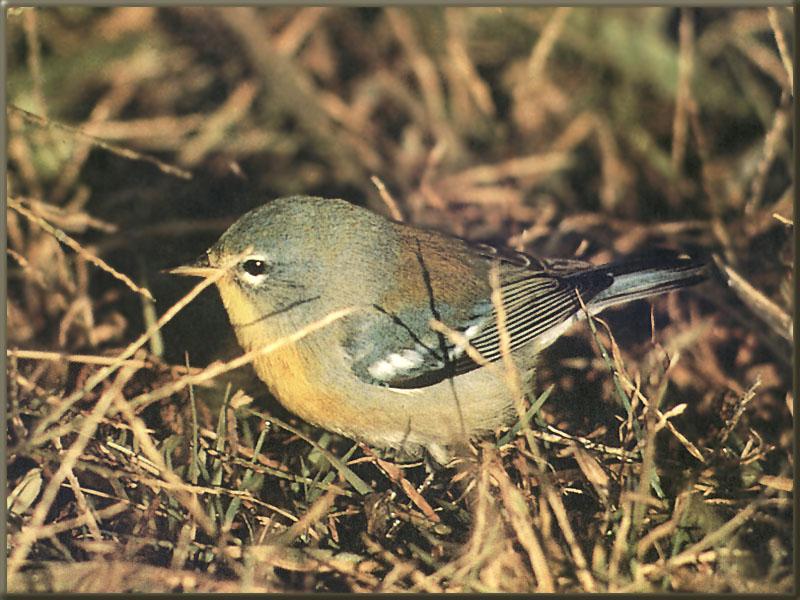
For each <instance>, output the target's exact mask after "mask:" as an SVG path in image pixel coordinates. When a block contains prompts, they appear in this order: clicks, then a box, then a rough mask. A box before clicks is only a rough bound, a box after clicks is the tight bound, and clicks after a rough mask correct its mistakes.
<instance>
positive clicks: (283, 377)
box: [171, 196, 706, 462]
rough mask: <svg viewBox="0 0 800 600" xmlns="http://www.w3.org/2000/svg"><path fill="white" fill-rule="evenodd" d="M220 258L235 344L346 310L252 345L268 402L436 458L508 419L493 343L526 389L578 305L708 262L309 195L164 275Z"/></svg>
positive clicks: (501, 367)
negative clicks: (594, 253)
mask: <svg viewBox="0 0 800 600" xmlns="http://www.w3.org/2000/svg"><path fill="white" fill-rule="evenodd" d="M493 269H494V270H495V271H494V273H495V276H496V279H495V281H499V285H496V286H495V287H496V288H497V289H499V293H500V298H501V299H502V301H501V303H498V302H497V300H496V299H497V295H495V301H493V296H492V292H493V286H492V278H491V276H492V272H493ZM219 270H225V273H224V275H221V276H220V278H219V279H218V281H217V284H216V285H217V287H218V289H219V293H220V296H221V297H222V301H223V304H224V305H225V308H226V310H227V313H228V316H229V319H230V322H231V325H232V326H233V328H234V330H235V332H236V336H237V339H238V341H239V343H240V345H241V346H242V347H243V348H244V349H245V350H255V349H258V348H263V347H265V346H267V345H268V344H270V343H271V342H274V341H276V340H279V339H282V338H285V337H286V336H290V335H291V334H293V333H295V332H297V331H298V330H300V329H302V328H303V327H305V326H308V325H310V324H312V323H314V322H315V321H318V320H320V319H323V318H324V317H326V316H327V315H330V314H331V313H332V312H334V311H337V310H341V309H354V310H353V311H352V312H349V313H348V314H347V315H346V316H345V317H343V318H341V319H339V320H336V321H333V322H331V323H330V324H329V325H327V326H326V327H323V328H320V329H317V330H315V331H314V332H313V333H310V334H309V335H307V336H305V337H302V338H301V339H299V340H297V341H295V342H293V343H290V344H286V345H283V346H281V347H279V348H278V349H277V350H275V351H273V352H269V353H261V354H259V355H258V356H257V357H256V358H255V360H254V363H253V365H254V368H255V371H256V373H257V375H258V376H259V377H260V379H262V380H263V381H264V382H265V383H266V385H267V386H268V388H269V390H270V391H271V393H272V394H273V395H274V396H275V397H276V398H277V399H278V401H279V402H281V403H282V404H283V405H284V406H285V407H286V408H287V409H289V410H290V411H291V412H293V413H295V414H297V415H298V416H300V417H301V418H303V419H305V420H306V421H308V422H310V423H312V424H314V425H317V426H319V427H322V428H324V429H327V430H330V431H333V432H336V433H339V434H342V435H344V436H347V437H349V438H352V439H355V440H358V441H362V442H366V443H367V444H370V445H372V446H374V447H379V448H395V449H398V450H400V451H402V452H403V453H405V454H406V455H410V456H414V455H419V454H420V453H421V452H422V451H423V450H427V452H428V453H429V454H430V456H431V457H433V458H434V460H436V461H438V462H446V461H447V459H448V458H449V457H450V456H452V454H453V452H454V449H457V448H459V447H461V446H462V445H463V444H464V443H465V442H466V441H468V440H469V439H471V438H475V437H478V436H482V435H485V434H488V433H489V432H492V431H493V430H496V429H497V428H499V427H501V426H503V425H508V424H509V423H510V422H512V421H514V420H515V419H517V418H518V415H517V411H516V409H515V396H514V392H513V390H512V389H511V386H510V385H509V377H508V371H507V369H506V368H505V365H506V364H507V361H503V360H502V359H503V354H504V352H506V353H507V354H510V356H511V359H512V361H513V365H514V366H515V368H516V369H517V372H518V373H519V378H520V380H521V381H522V386H523V389H524V390H525V391H530V389H529V387H530V385H531V380H532V374H533V370H534V366H535V362H536V356H537V354H539V353H540V352H541V351H542V349H544V348H546V347H547V346H548V345H550V344H552V343H553V341H555V340H556V339H557V338H558V337H559V336H560V335H562V334H563V333H564V332H565V331H567V330H568V329H569V328H570V327H571V326H572V325H573V324H574V323H575V322H576V321H578V320H580V319H582V318H585V317H586V314H587V313H588V314H592V315H593V314H597V313H598V312H600V311H601V310H603V309H605V308H607V307H609V306H613V305H615V304H619V303H621V302H627V301H630V300H635V299H640V298H646V297H648V296H652V295H655V294H660V293H662V292H667V291H669V290H675V289H678V288H682V287H685V286H689V285H692V284H695V283H698V282H700V281H702V280H703V279H704V278H705V277H706V263H705V262H704V261H702V260H699V259H695V258H691V257H689V256H686V255H683V254H680V253H678V252H673V251H661V252H657V253H655V254H653V255H652V256H650V257H633V258H630V259H626V260H620V261H617V262H612V263H609V264H605V265H602V266H596V265H592V264H590V263H588V262H584V261H580V260H572V259H557V258H556V259H541V258H536V257H534V256H532V255H529V254H525V253H522V252H516V251H513V250H510V249H506V248H496V247H493V246H489V245H486V244H476V243H471V242H468V241H465V240H463V239H460V238H456V237H451V236H448V235H445V234H443V233H439V232H436V231H432V230H426V229H420V228H417V227H413V226H411V225H407V224H403V223H398V222H394V221H390V220H388V219H386V218H384V217H382V216H380V215H378V214H375V213H373V212H371V211H369V210H367V209H364V208H361V207H357V206H355V205H353V204H350V203H348V202H346V201H344V200H339V199H326V198H318V197H309V196H291V197H284V198H279V199H277V200H273V201H272V202H269V203H267V204H265V205H263V206H261V207H259V208H256V209H253V210H251V211H250V212H248V213H246V214H245V215H244V216H242V217H241V218H240V219H239V220H238V221H236V222H235V223H234V224H233V225H232V226H231V227H230V228H229V229H228V230H227V231H225V233H224V234H223V235H222V236H221V237H220V239H219V240H218V241H217V242H216V243H215V244H214V245H213V246H212V247H211V248H210V249H209V250H208V251H207V252H206V253H205V254H204V255H203V256H201V257H200V258H199V259H198V260H197V261H195V262H194V263H192V264H189V265H185V266H182V267H178V268H176V269H173V270H172V271H171V272H172V273H175V274H179V275H192V276H201V277H205V276H210V275H213V274H214V273H217V272H218V271H219ZM498 313H500V316H501V318H500V319H498ZM502 317H504V318H502ZM437 323H438V324H440V325H439V326H438V327H437ZM499 323H500V324H499ZM442 326H443V327H442ZM434 327H436V328H434ZM506 334H507V335H506ZM503 340H508V343H506V342H505V341H503ZM469 347H471V348H469ZM504 348H508V350H504ZM509 350H510V352H509Z"/></svg>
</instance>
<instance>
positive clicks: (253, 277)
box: [239, 254, 269, 285]
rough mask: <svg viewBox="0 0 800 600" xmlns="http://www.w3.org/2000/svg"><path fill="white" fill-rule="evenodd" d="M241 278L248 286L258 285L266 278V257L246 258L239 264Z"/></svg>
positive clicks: (254, 256)
mask: <svg viewBox="0 0 800 600" xmlns="http://www.w3.org/2000/svg"><path fill="white" fill-rule="evenodd" d="M239 266H240V268H241V278H242V279H243V280H244V281H245V282H247V283H249V284H250V285H258V284H260V283H261V282H263V281H264V280H265V279H266V278H267V271H268V270H269V265H268V263H267V258H266V256H263V255H260V254H257V255H253V256H248V257H247V258H245V259H244V260H243V261H242V262H241V263H239Z"/></svg>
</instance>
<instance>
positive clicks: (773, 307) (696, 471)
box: [5, 7, 794, 593]
mask: <svg viewBox="0 0 800 600" xmlns="http://www.w3.org/2000/svg"><path fill="white" fill-rule="evenodd" d="M791 22H792V14H791V12H790V10H789V9H786V8H770V9H735V10H733V9H731V10H720V9H713V10H712V9H708V10H699V11H698V10H693V9H667V8H642V9H624V10H622V9H586V8H572V9H552V8H541V9H539V8H537V9H532V8H530V9H529V8H514V9H502V8H470V9H464V8H446V9H441V8H418V9H408V10H404V9H395V8H392V9H365V10H359V9H352V8H333V7H329V8H300V9H294V8H270V9H256V8H236V9H233V8H224V9H212V8H125V7H119V8H112V9H96V8H68V9H61V8H36V9H31V8H25V9H23V8H15V9H10V10H9V11H8V16H7V24H6V36H5V39H6V44H7V49H8V53H9V60H8V88H7V94H8V99H9V102H10V106H9V108H8V112H7V121H8V132H9V143H8V157H9V161H8V171H7V177H8V186H7V195H8V199H9V202H8V208H9V210H7V213H6V215H7V216H6V218H7V233H8V250H7V253H8V299H7V347H8V350H7V353H6V365H7V368H6V372H7V387H6V390H7V405H6V410H7V432H6V445H7V461H8V462H7V472H6V475H7V478H8V489H9V496H8V500H7V520H6V527H7V529H8V533H9V538H8V540H9V544H8V548H9V565H8V566H9V577H10V580H9V589H10V590H12V591H49V592H56V591H58V592H77V591H86V592H89V591H95V592H106V593H108V592H112V591H113V592H129V591H147V592H155V591H222V592H235V591H251V592H275V591H298V590H301V591H365V592H367V591H370V592H374V591H388V592H392V591H426V592H439V591H463V592H484V591H486V592H488V591H508V592H531V591H557V592H577V591H599V592H603V591H627V592H647V591H654V592H657V591H684V592H697V591H702V592H710V591H727V592H766V591H770V592H790V591H792V589H793V581H794V573H793V549H794V548H793V538H792V505H793V480H794V470H793V466H794V465H793V454H792V440H793V435H794V431H793V403H794V397H793V395H792V389H791V381H792V377H791V366H792V360H791V358H790V357H791V349H792V343H793V308H792V300H793V294H792V290H793V284H792V265H793V261H794V255H793V244H792V238H793V233H794V226H793V217H794V215H793V205H792V199H793V197H794V187H793V180H792V178H791V174H792V172H793V169H792V163H791V157H792V143H791V131H792V125H793V123H792V110H791V101H792V97H791V90H792V57H791V48H792V45H793V43H794V40H793V39H792V34H793V30H792V27H791ZM288 193H309V194H317V195H325V196H340V197H346V198H348V199H350V200H351V201H353V202H356V203H359V204H364V205H367V206H369V207H370V208H372V209H373V210H376V211H378V212H382V213H384V214H387V215H391V216H392V217H393V218H396V219H403V220H405V221H407V222H410V223H414V224H418V225H424V226H434V227H437V228H439V229H442V230H446V231H450V232H452V233H455V234H458V235H463V236H466V237H469V238H471V239H481V240H489V241H494V242H505V243H507V244H509V245H511V246H514V247H518V248H525V249H527V250H529V251H531V252H534V253H538V254H542V255H553V256H570V255H581V256H585V257H590V258H591V260H593V261H597V262H600V261H603V260H608V259H611V258H613V257H614V256H617V255H620V254H625V253H628V252H633V251H636V250H639V249H644V248H647V247H648V246H652V245H658V244H669V245H673V246H677V247H683V248H686V249H695V250H701V251H703V252H706V253H708V254H709V255H711V254H713V255H714V257H715V264H717V265H718V272H719V275H720V276H719V277H718V278H717V280H715V281H712V282H709V283H707V284H704V285H703V286H701V287H698V288H696V289H694V290H691V291H688V292H686V293H681V294H672V295H669V296H666V297H662V298H658V299H656V300H654V301H653V302H652V304H651V306H650V308H649V313H648V305H647V304H646V303H642V302H639V303H636V304H634V305H631V306H628V307H626V308H625V309H623V310H620V311H613V312H609V313H607V314H604V315H603V320H600V319H594V320H592V321H590V322H589V324H588V326H587V325H584V326H580V327H576V328H575V329H574V330H573V331H572V332H570V333H569V335H568V336H566V337H565V338H564V339H562V340H561V341H559V342H558V343H556V344H555V345H554V346H553V347H552V348H551V349H550V350H549V351H548V352H547V353H546V355H545V356H544V357H543V358H542V361H541V365H540V367H539V369H538V371H537V374H536V385H537V390H536V391H535V394H534V395H533V397H532V398H523V397H522V396H521V394H519V393H517V394H516V396H517V398H518V400H519V402H518V405H519V406H518V410H519V414H520V420H519V423H517V425H516V426H515V427H514V428H513V429H512V430H511V431H505V432H498V436H497V439H496V440H493V439H490V440H483V441H480V442H477V443H476V444H475V446H474V447H473V448H472V449H471V452H470V454H469V455H468V456H465V457H463V458H461V459H460V460H459V461H457V462H456V463H455V464H453V465H451V466H450V468H448V469H445V470H442V471H439V472H436V473H434V474H433V475H430V474H429V473H428V472H427V471H426V469H425V468H424V467H423V465H422V464H416V465H413V464H412V465H400V464H395V463H393V462H391V461H389V460H387V459H386V458H385V457H380V456H377V455H376V454H375V453H374V452H373V450H372V449H370V448H367V447H363V446H359V445H358V444H354V443H353V442H352V441H350V440H346V439H342V438H339V437H336V436H333V435H331V434H328V433H326V432H324V431H321V430H317V429H314V428H312V427H310V426H308V425H307V424H305V423H303V422H301V421H299V420H298V419H296V418H295V417H293V416H292V415H289V414H286V413H285V412H284V411H283V410H282V409H281V408H280V407H279V406H278V405H277V404H276V403H275V402H274V400H272V399H271V398H269V397H267V396H266V394H265V391H264V388H263V386H262V385H261V384H259V383H258V382H257V381H254V380H253V375H252V372H251V371H250V370H249V366H248V363H249V361H250V360H252V358H253V355H252V353H251V354H249V355H241V351H239V350H238V349H237V348H236V346H235V344H234V342H233V338H232V335H231V332H230V328H229V326H228V324H227V322H226V319H225V316H224V313H223V312H222V309H221V306H220V303H219V302H218V299H217V298H216V296H215V295H214V294H211V293H208V292H206V293H205V294H201V292H202V291H203V289H205V287H207V286H208V285H210V284H211V283H213V282H211V281H205V282H202V283H201V284H199V285H198V286H196V287H195V288H194V289H192V290H191V291H190V292H189V294H185V289H183V288H182V287H181V285H182V282H175V281H173V280H171V279H170V278H168V277H165V276H162V275H161V274H160V273H159V272H160V270H161V269H163V268H165V267H170V266H174V265H177V264H180V263H182V262H184V261H185V260H187V259H189V258H191V257H192V256H193V255H197V254H198V253H199V252H201V251H202V250H204V249H205V248H206V247H207V246H208V245H209V244H210V243H211V242H212V241H213V240H214V239H215V237H216V236H217V235H218V234H219V233H220V232H221V231H222V230H223V229H224V227H225V225H226V224H227V223H230V222H231V221H232V220H233V219H235V218H236V217H237V216H238V215H239V214H241V213H242V212H244V211H245V210H246V209H248V208H250V207H253V206H256V205H259V204H262V203H263V202H264V201H265V200H267V199H268V198H272V197H277V196H280V195H285V194H288ZM153 298H155V303H154V301H153ZM501 312H502V310H501ZM340 316H341V314H333V315H330V316H329V317H328V319H327V320H325V321H323V322H320V323H317V324H314V327H323V326H325V325H326V324H327V323H328V322H330V321H331V320H333V319H335V318H338V317H340ZM198 322H202V326H198V325H197V323H198ZM432 326H433V327H436V328H438V330H440V331H442V332H443V333H444V334H446V335H450V336H457V335H458V333H457V332H453V331H451V330H449V329H447V328H446V326H444V325H443V324H441V323H434V324H432ZM307 333H308V331H301V332H297V334H296V335H295V336H292V338H290V339H286V340H281V341H279V342H277V343H278V344H284V343H291V342H292V340H293V339H297V338H298V337H299V336H302V335H305V334H307ZM210 340H213V343H210ZM273 346H274V345H273ZM262 351H265V352H268V351H271V349H270V348H266V349H263V350H262ZM187 352H188V354H187ZM476 360H480V357H479V356H476ZM196 365H208V366H206V367H204V368H199V367H197V366H196ZM510 367H513V365H511V364H510V363H509V362H507V361H502V362H498V363H497V364H494V365H492V368H500V369H510V370H509V371H508V372H509V381H510V384H511V386H512V388H513V389H519V382H518V381H517V379H516V374H514V373H513V368H510ZM515 382H516V383H515Z"/></svg>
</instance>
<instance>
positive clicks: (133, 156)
mask: <svg viewBox="0 0 800 600" xmlns="http://www.w3.org/2000/svg"><path fill="white" fill-rule="evenodd" d="M7 108H8V109H9V110H10V111H11V112H14V113H16V114H18V115H20V116H21V117H22V118H23V119H25V120H26V121H28V122H29V123H33V124H35V125H39V126H40V127H53V128H55V129H60V130H62V131H66V132H67V133H70V134H72V135H74V136H75V137H78V138H81V139H84V140H89V141H91V142H92V143H93V144H95V145H96V146H99V147H100V148H103V149H104V150H108V151H109V152H111V153H113V154H116V155H118V156H121V157H123V158H128V159H130V160H139V161H142V162H146V163H150V164H152V165H155V166H156V167H158V169H159V170H160V171H161V172H163V173H166V174H168V175H173V176H175V177H180V178H181V179H191V178H192V174H191V173H190V172H189V171H185V170H184V169H181V168H178V167H175V166H173V165H169V164H167V163H165V162H163V161H161V160H158V159H157V158H155V157H153V156H148V155H147V154H142V153H141V152H136V151H135V150H131V149H130V148H125V147H124V146H119V145H117V144H111V143H109V142H107V141H105V140H102V139H100V138H97V137H95V136H93V135H89V134H88V133H85V132H83V131H81V130H80V129H77V128H76V127H71V126H69V125H65V124H64V123H59V122H58V121H53V120H52V119H48V118H45V117H42V116H40V115H36V114H34V113H32V112H28V111H27V110H24V109H22V108H20V107H18V106H14V105H13V104H9V105H8V106H7Z"/></svg>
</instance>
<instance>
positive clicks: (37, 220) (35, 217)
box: [8, 198, 155, 301]
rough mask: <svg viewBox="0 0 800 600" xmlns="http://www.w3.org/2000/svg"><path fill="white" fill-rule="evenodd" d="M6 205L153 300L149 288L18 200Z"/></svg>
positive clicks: (10, 200) (9, 199) (9, 201)
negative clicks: (87, 248) (96, 254)
mask: <svg viewBox="0 0 800 600" xmlns="http://www.w3.org/2000/svg"><path fill="white" fill-rule="evenodd" d="M8 206H9V208H12V209H13V210H15V211H17V212H18V213H19V214H21V215H23V216H25V217H27V218H28V219H29V220H31V221H33V222H34V223H36V224H37V225H38V226H39V227H41V228H42V229H44V230H45V231H46V232H47V233H49V234H50V235H52V236H53V237H54V238H56V239H57V240H58V241H59V242H61V243H62V244H64V245H65V246H67V247H69V248H71V249H72V250H74V251H75V252H76V253H77V254H78V255H79V256H80V257H81V258H83V259H84V260H86V261H87V262H90V263H91V264H93V265H95V266H96V267H98V268H99V269H101V270H103V271H105V272H106V273H108V274H110V275H111V276H112V277H114V278H115V279H118V280H119V281H121V282H122V283H124V284H125V285H126V286H128V288H130V289H131V290H132V291H134V292H136V293H137V294H141V295H142V296H144V297H145V298H147V299H148V300H153V301H155V300H154V298H153V295H152V294H151V293H150V291H149V290H147V289H145V288H143V287H140V286H138V285H136V284H135V283H134V282H133V280H132V279H131V278H130V277H128V276H127V275H125V274H124V273H120V272H119V271H117V270H116V269H115V268H114V267H112V266H111V265H109V264H108V263H107V262H105V261H104V260H103V259H102V258H99V257H97V256H95V255H94V254H92V253H91V252H89V251H88V250H86V249H85V248H84V247H83V246H81V245H80V244H79V243H78V242H76V241H75V240H74V239H72V238H71V237H70V236H68V235H67V234H66V233H64V232H63V231H61V230H60V229H57V228H55V227H53V226H52V225H51V224H50V223H48V222H47V221H45V220H44V219H43V218H42V217H40V216H39V215H37V214H35V213H33V212H32V211H30V210H28V209H27V208H25V207H24V206H22V204H21V203H20V202H19V201H18V200H16V199H14V198H8Z"/></svg>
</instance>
